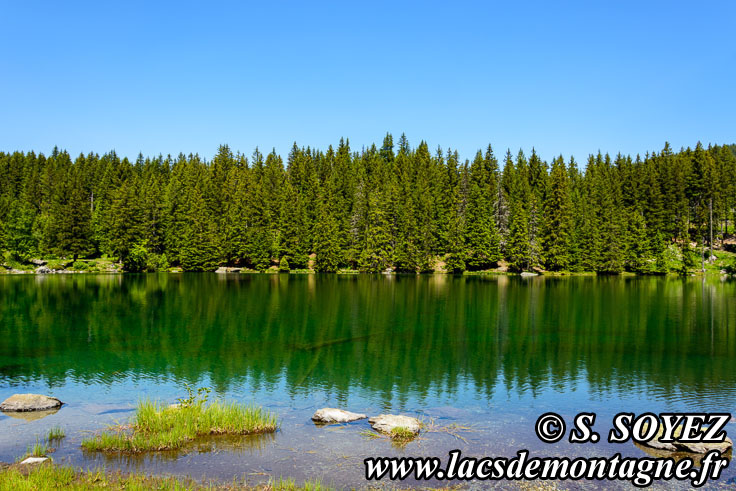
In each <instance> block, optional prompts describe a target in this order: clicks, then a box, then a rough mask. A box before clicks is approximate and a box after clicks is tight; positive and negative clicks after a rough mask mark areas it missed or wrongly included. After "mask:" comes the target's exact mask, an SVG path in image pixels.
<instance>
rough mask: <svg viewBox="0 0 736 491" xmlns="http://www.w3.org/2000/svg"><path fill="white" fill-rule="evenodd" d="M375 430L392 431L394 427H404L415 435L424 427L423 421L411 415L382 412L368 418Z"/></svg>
mask: <svg viewBox="0 0 736 491" xmlns="http://www.w3.org/2000/svg"><path fill="white" fill-rule="evenodd" d="M368 422H369V423H370V424H371V426H372V427H373V429H374V430H376V431H379V432H381V433H391V431H392V430H393V429H394V428H404V429H406V430H408V431H410V432H412V433H414V434H415V435H416V434H418V433H419V431H420V430H421V429H422V423H421V422H420V421H419V420H418V419H417V418H412V417H411V416H400V415H396V414H381V415H380V416H374V417H372V418H370V419H369V420H368Z"/></svg>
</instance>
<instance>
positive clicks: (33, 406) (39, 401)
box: [0, 394, 63, 412]
mask: <svg viewBox="0 0 736 491" xmlns="http://www.w3.org/2000/svg"><path fill="white" fill-rule="evenodd" d="M62 404H63V402H61V401H60V400H59V399H57V398H56V397H48V396H42V395H40V394H13V395H12V396H10V397H8V398H7V399H5V400H4V401H3V402H2V403H0V411H7V412H12V411H18V412H25V411H47V410H49V409H56V408H59V407H61V405H62Z"/></svg>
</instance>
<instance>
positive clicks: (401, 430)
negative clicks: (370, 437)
mask: <svg viewBox="0 0 736 491" xmlns="http://www.w3.org/2000/svg"><path fill="white" fill-rule="evenodd" d="M389 436H390V437H391V439H392V440H394V441H396V442H409V441H411V440H413V439H414V438H415V437H416V436H417V435H416V433H414V432H413V431H411V430H410V429H408V428H405V427H403V426H397V427H396V428H392V429H391V434H390V435H389Z"/></svg>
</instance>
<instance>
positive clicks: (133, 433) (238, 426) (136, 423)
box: [82, 400, 278, 453]
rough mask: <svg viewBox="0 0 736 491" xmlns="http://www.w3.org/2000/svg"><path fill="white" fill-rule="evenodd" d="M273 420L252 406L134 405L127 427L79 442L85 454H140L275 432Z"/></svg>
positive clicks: (148, 402)
mask: <svg viewBox="0 0 736 491" xmlns="http://www.w3.org/2000/svg"><path fill="white" fill-rule="evenodd" d="M277 428H278V422H277V419H276V416H275V415H273V414H271V413H270V412H268V411H266V410H264V409H262V408H260V407H255V406H249V405H244V404H237V403H230V402H221V401H214V402H212V403H210V404H204V403H203V401H200V402H199V403H196V404H180V405H176V406H165V405H162V404H160V403H157V402H152V401H149V400H146V401H141V402H140V403H138V408H137V411H136V415H135V417H134V418H133V421H132V423H131V424H129V425H122V426H112V427H110V428H108V429H107V430H106V431H105V432H103V433H101V434H98V435H95V436H94V437H92V438H89V439H86V440H84V441H83V442H82V447H83V448H84V449H85V450H88V451H101V452H126V453H140V452H148V451H161V450H176V449H179V448H181V447H182V446H183V445H185V444H186V443H188V442H190V441H192V440H194V439H196V438H197V437H201V436H205V435H250V434H256V433H270V432H273V431H276V429H277Z"/></svg>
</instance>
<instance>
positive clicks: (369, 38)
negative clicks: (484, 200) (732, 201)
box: [0, 0, 736, 160]
mask: <svg viewBox="0 0 736 491" xmlns="http://www.w3.org/2000/svg"><path fill="white" fill-rule="evenodd" d="M0 18H1V19H2V20H3V22H2V28H1V29H0V150H3V151H12V150H31V149H33V150H36V151H43V152H44V153H48V152H49V151H50V150H51V148H53V146H54V145H58V146H59V147H62V148H66V149H68V150H69V151H70V152H71V153H72V154H74V155H76V154H78V153H79V152H80V151H84V152H88V151H95V152H99V153H103V152H105V151H108V150H110V149H115V150H116V151H117V152H118V153H119V154H122V155H127V156H130V157H134V156H135V155H137V154H138V152H143V153H144V154H146V155H152V154H158V153H163V154H167V153H172V154H176V153H179V152H180V151H182V152H185V153H189V152H198V153H199V154H200V155H202V156H205V157H207V158H210V157H211V156H212V155H214V153H215V151H216V149H217V146H218V145H219V144H221V143H228V144H229V145H230V146H231V147H232V148H233V149H234V150H239V151H242V152H243V153H246V154H248V155H250V153H251V152H252V151H253V149H254V148H255V146H256V145H258V146H259V147H260V148H261V149H263V150H266V151H268V150H270V149H271V148H272V147H275V148H276V150H277V151H279V152H281V153H283V154H286V153H287V152H288V149H289V148H290V147H291V144H292V143H293V142H294V141H296V142H297V143H298V144H299V145H300V146H301V145H304V146H306V145H310V146H313V147H315V146H316V147H318V148H323V149H324V148H326V147H327V146H328V145H329V144H330V143H332V144H335V143H337V141H338V140H339V138H340V137H341V136H345V137H348V138H349V139H350V142H351V146H352V147H353V148H354V149H359V148H360V147H362V146H364V145H370V144H371V143H373V142H376V143H380V141H381V140H382V138H383V135H384V134H385V133H386V131H390V132H392V133H393V134H394V136H395V138H398V136H399V135H400V134H401V133H402V132H405V133H406V135H407V137H408V138H409V141H410V143H411V144H412V145H416V144H417V143H419V141H420V140H422V139H424V140H426V141H427V142H428V143H429V145H430V147H432V148H436V147H437V145H441V146H442V147H443V148H447V147H448V146H450V147H452V148H456V149H458V150H459V151H460V153H461V156H462V157H463V158H469V157H472V155H473V154H474V153H475V151H476V150H477V149H478V148H480V147H485V146H486V145H487V144H488V143H491V144H492V145H493V146H494V149H495V150H496V153H497V154H498V155H502V154H503V153H504V152H505V150H506V148H511V149H512V150H513V151H514V152H515V151H516V150H517V149H519V148H523V149H524V150H525V151H527V152H528V151H529V150H530V149H531V147H532V146H534V147H536V149H537V151H538V152H539V153H540V154H541V155H542V157H543V158H545V159H550V158H552V157H553V156H555V155H558V154H560V153H562V154H564V155H565V156H566V157H567V156H569V155H571V154H572V155H574V156H575V157H576V158H577V159H579V160H580V159H584V158H585V157H586V156H587V155H588V154H589V153H593V152H596V151H597V150H599V149H600V150H602V151H603V152H611V153H616V152H618V151H622V152H623V153H631V154H636V153H638V152H640V153H642V154H643V153H644V152H646V151H647V150H659V149H661V147H662V145H663V143H664V142H665V140H669V141H670V142H671V144H672V146H673V147H674V148H679V147H681V146H688V145H694V144H695V143H696V142H697V141H698V140H700V141H703V142H705V143H707V142H713V143H733V142H736V131H734V130H736V123H735V121H736V41H735V40H734V39H735V38H734V34H733V33H734V19H736V2H734V1H721V2H706V1H704V2H671V1H668V2H654V1H652V2H649V1H645V2H642V1H636V2H628V1H615V2H613V1H611V2H596V1H583V2H436V3H435V2H365V3H362V4H358V3H353V2H323V3H312V2H294V3H291V2H253V3H249V2H214V1H213V2H201V1H200V2H183V1H178V2H151V1H148V2H135V1H127V2H115V4H114V5H113V2H99V1H96V2H58V1H54V2H39V1H25V2H10V1H6V0H2V1H0Z"/></svg>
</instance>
